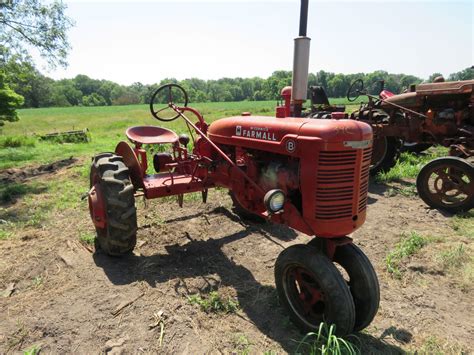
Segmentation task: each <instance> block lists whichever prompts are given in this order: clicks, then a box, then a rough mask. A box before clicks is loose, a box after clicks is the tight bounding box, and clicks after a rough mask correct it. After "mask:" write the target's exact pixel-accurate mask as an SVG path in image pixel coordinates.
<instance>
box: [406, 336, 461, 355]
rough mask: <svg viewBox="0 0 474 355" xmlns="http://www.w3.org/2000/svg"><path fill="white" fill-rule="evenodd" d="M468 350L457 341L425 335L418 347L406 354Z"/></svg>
mask: <svg viewBox="0 0 474 355" xmlns="http://www.w3.org/2000/svg"><path fill="white" fill-rule="evenodd" d="M468 353H469V351H468V350H467V349H464V348H463V347H462V346H460V345H459V344H457V343H450V342H448V341H445V340H444V341H443V340H441V339H440V338H438V337H436V336H433V335H432V336H429V337H427V338H426V339H425V340H424V342H423V344H422V345H421V346H420V348H418V349H416V350H415V351H409V352H408V353H407V354H410V355H411V354H413V355H417V354H419V355H444V354H468Z"/></svg>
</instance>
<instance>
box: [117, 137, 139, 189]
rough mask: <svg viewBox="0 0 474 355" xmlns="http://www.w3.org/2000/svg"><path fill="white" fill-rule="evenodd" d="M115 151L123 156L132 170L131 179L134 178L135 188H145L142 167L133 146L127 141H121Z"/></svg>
mask: <svg viewBox="0 0 474 355" xmlns="http://www.w3.org/2000/svg"><path fill="white" fill-rule="evenodd" d="M115 153H117V155H120V156H121V157H122V158H123V162H124V163H125V165H126V166H127V168H128V170H129V171H130V179H131V180H132V184H133V186H134V187H135V190H136V189H138V188H143V187H144V184H143V172H142V168H141V166H140V163H139V161H138V157H137V155H136V154H135V152H134V151H133V149H132V147H130V145H129V144H128V143H127V142H124V141H121V142H119V144H117V147H115Z"/></svg>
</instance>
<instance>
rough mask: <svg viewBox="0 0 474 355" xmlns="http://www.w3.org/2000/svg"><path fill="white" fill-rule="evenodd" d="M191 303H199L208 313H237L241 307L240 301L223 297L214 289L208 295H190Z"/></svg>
mask: <svg viewBox="0 0 474 355" xmlns="http://www.w3.org/2000/svg"><path fill="white" fill-rule="evenodd" d="M188 301H189V303H191V304H197V305H199V306H200V307H201V309H202V310H203V311H204V312H206V313H210V312H212V313H235V312H236V311H237V310H238V309H239V303H238V302H237V301H234V300H232V299H231V298H227V299H223V298H222V297H221V296H220V295H219V293H218V292H216V291H212V292H210V293H209V294H208V295H207V297H204V298H202V297H201V296H200V295H198V294H196V295H191V296H189V297H188Z"/></svg>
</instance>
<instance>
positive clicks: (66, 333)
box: [0, 185, 474, 354]
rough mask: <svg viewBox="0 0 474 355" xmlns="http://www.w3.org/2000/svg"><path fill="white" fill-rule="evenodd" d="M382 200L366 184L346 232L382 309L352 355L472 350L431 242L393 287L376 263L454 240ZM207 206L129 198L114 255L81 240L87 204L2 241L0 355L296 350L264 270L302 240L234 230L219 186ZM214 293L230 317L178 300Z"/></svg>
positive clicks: (430, 221) (418, 213)
mask: <svg viewBox="0 0 474 355" xmlns="http://www.w3.org/2000/svg"><path fill="white" fill-rule="evenodd" d="M384 193H385V187H384V186H382V185H373V186H372V187H371V193H370V205H369V211H368V220H367V222H366V223H365V225H364V226H363V227H362V228H361V229H360V230H359V231H357V232H356V233H355V234H354V236H353V237H354V239H355V242H356V243H357V244H358V245H359V246H361V248H362V249H363V250H364V251H365V252H366V254H367V255H368V256H369V258H370V260H371V261H372V263H373V264H374V266H375V269H376V271H377V274H378V277H379V281H380V286H381V305H380V309H379V312H378V314H377V316H376V318H375V320H374V322H373V323H372V324H371V325H370V326H369V328H368V329H367V330H366V331H364V332H363V333H360V334H358V335H357V337H358V340H357V339H356V340H354V339H352V340H353V341H354V342H355V343H356V344H358V345H360V346H361V348H362V351H363V353H387V354H389V353H392V354H397V353H402V352H403V350H409V349H415V348H417V347H419V346H421V345H422V344H423V343H424V341H425V340H426V339H427V338H429V337H430V336H435V337H437V338H439V339H442V341H443V342H449V343H453V344H460V346H462V347H463V348H464V349H467V350H470V348H469V347H470V345H471V341H472V339H473V336H474V328H473V322H472V319H474V315H473V310H472V306H473V304H474V302H473V292H472V290H471V289H467V290H466V289H465V288H461V287H458V285H457V283H456V280H455V279H453V277H452V276H450V275H449V274H447V273H445V272H444V271H443V270H442V269H439V266H438V264H437V263H436V262H435V258H434V256H433V255H435V254H434V253H436V247H437V246H436V243H434V244H433V246H427V247H425V248H424V249H422V251H421V252H420V253H419V254H417V255H416V256H414V257H413V258H412V259H411V260H410V262H409V264H408V267H407V268H406V270H405V273H404V275H403V278H402V279H401V280H399V279H395V278H393V277H392V276H391V275H390V274H389V273H388V272H387V270H386V267H385V258H386V255H387V253H388V252H389V251H390V250H392V249H393V248H394V246H395V244H396V243H397V242H398V241H399V239H400V234H401V233H402V232H409V231H417V232H419V233H420V234H429V235H440V236H445V235H451V234H453V231H452V229H451V227H450V225H449V223H450V217H449V216H444V215H442V214H441V213H439V212H437V211H434V210H429V209H427V208H426V207H425V205H424V204H423V203H422V202H421V201H420V200H418V199H417V198H415V197H413V198H410V197H403V196H400V195H396V196H392V197H386V196H385V194H384ZM209 201H210V202H209V203H207V204H202V203H200V202H198V201H185V205H184V207H183V208H182V209H180V208H179V207H178V206H177V203H173V202H172V201H169V200H168V201H159V200H156V201H148V202H147V204H146V206H145V204H144V202H143V201H142V200H141V199H139V200H138V201H137V206H138V212H139V225H140V226H141V227H140V229H139V233H138V245H137V248H136V250H135V252H134V253H133V254H131V255H129V256H126V257H123V258H112V257H109V256H106V255H104V254H103V253H101V252H100V251H98V252H94V250H93V247H92V248H91V247H89V246H85V245H84V244H82V243H81V242H80V241H79V235H80V234H83V233H93V229H92V226H91V223H90V221H89V216H88V211H87V205H86V203H83V204H82V205H81V206H80V208H77V209H75V210H72V211H59V212H58V214H57V216H56V219H55V220H52V221H50V223H49V224H48V225H47V226H46V227H45V228H42V229H28V230H24V231H21V232H19V233H18V235H16V236H14V237H12V238H10V239H7V240H3V241H0V253H1V255H2V257H1V259H0V292H1V291H3V290H7V291H8V289H10V291H9V292H7V293H8V295H7V294H5V297H0V314H1V321H0V353H9V352H12V353H13V352H17V351H19V350H24V349H27V348H30V347H31V346H38V347H40V348H41V349H42V351H44V352H45V353H83V354H89V353H98V352H108V353H121V352H123V353H140V352H144V353H156V352H160V353H178V354H179V353H182V354H204V353H219V352H220V353H239V352H245V351H249V352H250V353H263V352H265V351H269V350H272V351H274V352H276V353H286V352H289V353H291V352H294V351H295V349H296V347H297V341H298V340H300V339H301V338H302V335H301V334H300V333H299V332H298V331H297V330H296V329H295V327H294V326H293V325H292V324H291V323H290V321H289V319H288V317H287V316H286V314H285V312H284V310H283V309H282V308H281V307H280V306H279V305H278V300H277V297H276V292H275V287H274V279H273V266H274V263H275V260H276V257H277V256H278V254H279V253H280V252H281V251H282V250H283V249H284V248H286V247H288V246H290V245H292V244H295V243H306V242H308V241H309V240H310V238H309V237H308V236H305V235H301V234H299V233H296V232H294V231H293V230H291V229H288V228H286V227H284V226H279V225H270V224H247V223H244V222H243V221H241V220H240V219H239V218H238V217H237V216H236V215H235V214H234V213H233V212H232V209H231V202H230V198H228V196H227V194H226V193H225V192H223V191H212V192H211V193H210V196H209ZM12 284H13V289H12ZM212 290H218V291H219V293H220V294H221V295H223V296H224V297H232V298H235V299H236V300H237V301H238V303H239V305H240V309H239V311H238V312H237V313H230V314H212V313H210V314H208V313H205V312H203V311H202V310H200V309H199V307H197V306H196V305H193V304H191V303H190V302H189V301H188V296H189V295H192V294H196V293H202V294H206V293H208V292H209V291H212ZM157 319H159V322H161V324H163V327H162V326H161V325H158V324H159V323H157ZM157 325H158V326H157ZM160 339H161V341H160Z"/></svg>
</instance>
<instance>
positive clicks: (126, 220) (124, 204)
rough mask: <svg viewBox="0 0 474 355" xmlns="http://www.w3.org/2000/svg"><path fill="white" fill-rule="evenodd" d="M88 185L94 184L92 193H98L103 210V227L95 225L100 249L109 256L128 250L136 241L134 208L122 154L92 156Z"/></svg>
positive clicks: (124, 252) (135, 213) (127, 172)
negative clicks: (94, 188)
mask: <svg viewBox="0 0 474 355" xmlns="http://www.w3.org/2000/svg"><path fill="white" fill-rule="evenodd" d="M90 184H91V188H92V187H93V186H95V187H98V188H96V193H98V194H101V201H103V205H104V206H103V207H104V210H105V217H106V218H105V227H104V228H99V227H97V226H96V231H97V241H98V244H99V246H100V248H101V249H102V250H104V251H105V252H106V253H107V254H109V255H123V254H126V253H128V252H131V251H132V250H133V248H134V247H135V244H136V242H137V211H136V208H135V197H134V189H133V185H132V183H131V181H130V173H129V170H128V168H127V167H126V166H125V164H124V163H123V160H122V157H120V156H118V155H115V154H112V153H103V154H99V155H97V156H95V157H94V158H93V160H92V166H91V172H90ZM91 214H92V211H91ZM92 217H93V216H92Z"/></svg>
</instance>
